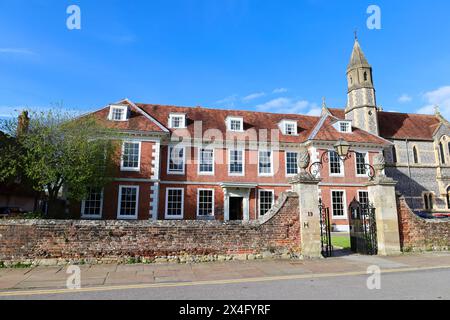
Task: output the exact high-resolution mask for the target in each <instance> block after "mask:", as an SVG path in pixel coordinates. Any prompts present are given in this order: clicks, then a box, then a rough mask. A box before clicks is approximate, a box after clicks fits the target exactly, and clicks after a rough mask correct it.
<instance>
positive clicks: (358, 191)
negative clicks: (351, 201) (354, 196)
mask: <svg viewBox="0 0 450 320" xmlns="http://www.w3.org/2000/svg"><path fill="white" fill-rule="evenodd" d="M356 192H357V193H358V202H359V203H361V197H360V194H359V193H360V192H365V193H367V200H368V202H369V204H370V197H369V196H370V194H369V191H368V190H357V191H356Z"/></svg>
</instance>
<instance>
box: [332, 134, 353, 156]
mask: <svg viewBox="0 0 450 320" xmlns="http://www.w3.org/2000/svg"><path fill="white" fill-rule="evenodd" d="M334 150H335V151H336V153H337V154H338V155H339V157H340V158H341V159H342V161H345V160H347V159H348V154H349V151H350V143H348V142H347V141H345V140H343V139H340V140H339V141H338V142H337V143H336V144H335V145H334Z"/></svg>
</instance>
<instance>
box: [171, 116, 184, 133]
mask: <svg viewBox="0 0 450 320" xmlns="http://www.w3.org/2000/svg"><path fill="white" fill-rule="evenodd" d="M169 128H171V129H183V128H186V115H185V114H180V113H173V114H171V115H170V116H169Z"/></svg>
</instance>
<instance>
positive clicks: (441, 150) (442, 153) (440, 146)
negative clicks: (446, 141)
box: [439, 142, 445, 164]
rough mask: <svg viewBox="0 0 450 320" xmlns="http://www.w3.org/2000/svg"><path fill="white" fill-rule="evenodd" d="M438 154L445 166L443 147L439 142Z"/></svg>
mask: <svg viewBox="0 0 450 320" xmlns="http://www.w3.org/2000/svg"><path fill="white" fill-rule="evenodd" d="M439 153H440V155H441V163H442V164H445V152H444V145H443V144H442V142H439Z"/></svg>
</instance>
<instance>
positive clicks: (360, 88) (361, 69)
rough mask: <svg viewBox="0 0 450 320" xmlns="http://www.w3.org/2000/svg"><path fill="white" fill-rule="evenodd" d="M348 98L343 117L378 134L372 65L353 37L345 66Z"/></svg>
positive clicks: (358, 126)
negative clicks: (350, 52) (349, 55)
mask: <svg viewBox="0 0 450 320" xmlns="http://www.w3.org/2000/svg"><path fill="white" fill-rule="evenodd" d="M347 81H348V100H347V107H346V109H345V118H346V119H347V120H352V121H353V126H355V127H357V128H360V129H362V130H365V131H368V132H370V133H372V134H375V135H379V130H378V116H377V102H376V96H375V88H374V86H373V78H372V67H371V66H370V65H369V63H368V62H367V59H366V57H365V55H364V53H363V51H362V49H361V46H360V45H359V42H358V38H355V45H354V46H353V52H352V57H351V59H350V64H349V65H348V67H347Z"/></svg>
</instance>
